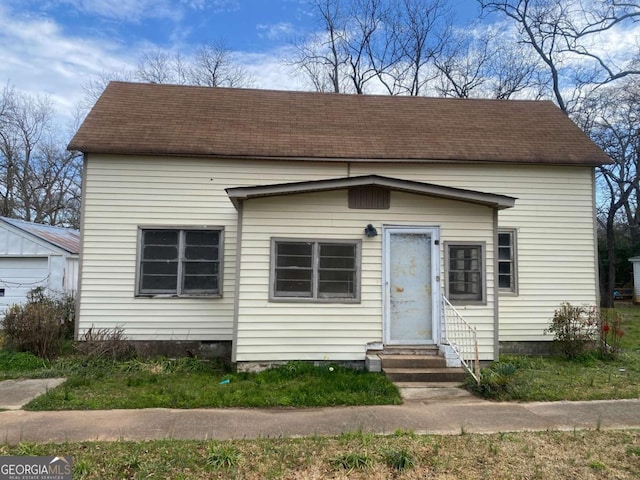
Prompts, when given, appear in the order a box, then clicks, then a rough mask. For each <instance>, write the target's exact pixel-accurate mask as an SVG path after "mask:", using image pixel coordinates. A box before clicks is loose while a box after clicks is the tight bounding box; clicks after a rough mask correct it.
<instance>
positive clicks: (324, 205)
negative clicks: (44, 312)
mask: <svg viewBox="0 0 640 480" xmlns="http://www.w3.org/2000/svg"><path fill="white" fill-rule="evenodd" d="M592 171H593V169H591V168H588V167H562V166H557V167H556V166H514V165H487V164H482V165H469V164H450V165H444V164H435V163H434V164H427V163H425V164H417V163H416V164H385V163H368V164H364V163H352V164H350V165H347V164H346V163H344V162H325V163H319V162H306V161H297V162H287V161H265V160H256V161H251V160H221V159H193V158H169V157H142V156H115V155H94V154H90V155H89V156H88V162H87V164H86V170H85V178H86V189H85V191H86V194H85V195H86V198H85V201H84V223H83V246H84V252H83V260H82V273H81V275H82V292H81V299H80V320H79V326H80V333H82V332H83V331H84V330H85V329H87V328H89V327H91V326H92V325H94V326H96V327H101V328H102V327H115V326H121V327H124V328H125V334H126V335H127V336H128V337H129V338H132V339H149V340H231V339H232V334H233V307H234V296H235V281H236V278H235V275H236V272H235V253H236V252H235V249H236V232H237V229H236V220H237V211H236V210H235V209H234V207H233V205H232V204H231V202H230V201H229V199H228V197H227V195H226V192H225V191H224V189H225V188H229V187H238V186H252V185H266V184H279V183H287V182H299V181H307V180H321V179H329V178H341V177H346V176H349V175H351V176H357V175H365V174H378V175H384V176H389V177H395V178H402V179H407V180H414V181H422V182H427V183H433V184H437V185H444V186H451V187H458V188H464V189H469V190H477V191H482V192H486V193H494V194H503V195H510V196H513V197H516V198H517V200H516V206H515V207H514V208H511V209H506V210H503V211H500V212H499V225H500V226H504V227H508V228H513V229H517V232H518V238H517V241H518V246H517V248H518V252H517V253H518V259H517V261H518V265H517V267H518V280H519V281H518V290H519V291H518V293H519V295H518V296H515V295H502V296H501V297H500V340H510V341H523V340H550V337H549V336H548V335H547V336H545V335H543V331H544V329H545V328H546V327H547V326H548V323H549V321H550V319H551V316H552V315H553V311H554V309H555V308H557V306H558V305H559V304H560V303H562V302H564V301H569V302H571V303H575V304H582V303H595V301H596V274H595V241H594V228H593V196H592ZM343 193H344V194H341V196H340V197H339V198H338V197H337V196H336V195H334V194H332V193H327V194H305V195H291V196H283V197H273V198H263V199H255V200H251V201H247V202H245V212H244V215H245V222H244V223H245V228H244V232H243V249H244V255H245V258H244V259H243V260H244V261H243V266H242V268H243V270H242V278H241V279H240V282H241V289H242V291H241V293H240V298H239V320H240V323H239V325H238V345H237V354H238V359H243V360H254V359H256V360H287V359H305V358H306V359H319V360H322V359H324V358H331V359H345V360H354V359H362V358H364V350H365V345H366V343H367V342H374V341H375V342H379V341H381V339H382V300H381V297H382V284H381V282H382V280H381V279H382V272H381V268H382V267H381V265H382V250H381V241H382V240H381V235H379V236H378V237H375V238H371V239H370V238H366V237H365V236H364V233H363V229H364V228H365V227H366V225H367V224H370V223H371V224H372V225H373V226H374V227H376V228H377V229H378V231H379V232H380V231H381V226H382V225H383V224H387V225H419V226H441V227H442V228H441V240H442V241H443V242H444V241H456V242H464V241H469V242H474V241H484V242H486V251H485V253H486V257H487V258H486V267H487V272H486V273H487V277H486V279H485V281H486V285H487V305H486V306H476V305H469V306H462V307H461V308H460V309H459V310H460V311H461V313H462V314H463V316H464V317H465V318H466V319H467V320H468V321H470V323H472V324H474V325H476V326H477V327H478V332H479V336H480V339H481V345H482V352H483V353H482V355H483V357H484V358H491V356H492V353H493V350H492V349H493V344H494V338H493V335H494V326H493V313H492V312H490V310H492V309H493V306H494V297H493V290H492V287H491V285H493V282H494V278H493V274H494V272H493V265H494V246H493V233H494V232H493V223H492V221H490V217H491V215H488V214H487V211H489V212H490V209H488V208H486V207H480V206H477V205H473V204H470V203H462V202H455V201H447V200H442V199H435V198H430V197H424V196H418V195H412V194H407V193H401V192H392V193H391V204H390V209H388V210H376V209H371V210H360V209H348V202H347V193H346V190H345V191H344V192H343ZM303 197H304V202H301V201H300V200H301V199H302V198H303ZM285 207H286V208H285ZM140 225H154V226H171V227H181V228H190V227H194V226H195V227H211V226H221V227H224V229H225V240H224V278H223V293H224V296H223V298H218V299H211V298H166V299H160V298H136V297H135V283H136V253H137V250H136V249H137V230H138V226H140ZM276 236H277V237H282V238H290V237H299V238H317V239H325V238H333V239H344V240H361V241H362V250H361V256H362V258H361V262H362V263H361V267H362V269H361V272H362V273H361V286H360V288H361V302H360V303H359V304H339V305H322V306H321V308H319V307H318V305H317V304H310V305H299V304H297V305H295V308H290V307H291V305H288V304H278V303H270V302H269V276H270V271H269V260H270V244H269V241H270V240H269V239H270V238H272V237H276ZM443 252H444V250H443V249H442V248H441V254H442V255H444V254H443ZM441 265H443V267H444V258H443V257H442V258H441ZM443 278H444V277H443Z"/></svg>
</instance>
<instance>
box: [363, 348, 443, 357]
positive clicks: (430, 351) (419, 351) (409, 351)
mask: <svg viewBox="0 0 640 480" xmlns="http://www.w3.org/2000/svg"><path fill="white" fill-rule="evenodd" d="M370 353H374V352H370ZM375 353H376V354H378V355H380V356H386V355H438V346H437V345H398V346H391V347H390V346H388V345H386V346H385V347H384V350H378V351H376V352H375Z"/></svg>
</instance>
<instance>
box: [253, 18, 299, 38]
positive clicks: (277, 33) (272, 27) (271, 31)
mask: <svg viewBox="0 0 640 480" xmlns="http://www.w3.org/2000/svg"><path fill="white" fill-rule="evenodd" d="M256 29H257V30H258V35H259V36H260V37H266V38H268V39H269V40H281V39H287V38H288V37H291V36H292V35H293V34H294V33H295V31H296V29H295V27H294V26H293V24H291V23H289V22H280V23H274V24H263V23H261V24H258V25H256Z"/></svg>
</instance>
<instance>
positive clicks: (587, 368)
mask: <svg viewBox="0 0 640 480" xmlns="http://www.w3.org/2000/svg"><path fill="white" fill-rule="evenodd" d="M617 310H618V311H620V312H621V313H622V314H623V315H624V317H625V321H624V324H623V329H624V332H625V334H624V336H623V337H622V339H621V348H622V351H621V353H620V355H619V356H618V358H617V359H614V360H602V359H601V358H600V357H599V356H598V355H597V354H586V355H582V356H581V357H579V358H577V359H575V360H568V359H565V358H563V357H556V356H554V357H529V356H522V355H517V356H516V355H501V356H500V362H499V363H497V364H494V366H492V368H491V369H489V370H488V371H487V372H484V374H485V375H486V376H487V377H491V376H493V380H494V381H495V382H496V383H497V384H498V386H497V389H495V390H493V391H492V390H490V389H486V390H485V392H484V393H485V394H486V396H488V397H490V398H496V399H499V400H517V401H553V400H603V399H623V398H639V397H640V306H634V305H632V304H630V303H627V304H622V305H618V306H617Z"/></svg>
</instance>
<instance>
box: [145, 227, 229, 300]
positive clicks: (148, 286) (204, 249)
mask: <svg viewBox="0 0 640 480" xmlns="http://www.w3.org/2000/svg"><path fill="white" fill-rule="evenodd" d="M222 236H223V230H222V229H221V228H218V229H178V228H144V229H141V230H140V251H139V255H138V258H139V260H138V288H137V293H138V295H142V296H144V295H149V296H153V295H177V296H189V295H208V296H221V294H222V288H221V287H222V285H221V284H222V282H221V279H222Z"/></svg>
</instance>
